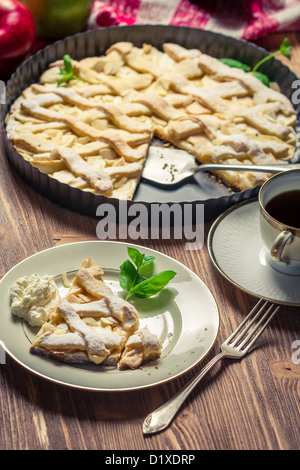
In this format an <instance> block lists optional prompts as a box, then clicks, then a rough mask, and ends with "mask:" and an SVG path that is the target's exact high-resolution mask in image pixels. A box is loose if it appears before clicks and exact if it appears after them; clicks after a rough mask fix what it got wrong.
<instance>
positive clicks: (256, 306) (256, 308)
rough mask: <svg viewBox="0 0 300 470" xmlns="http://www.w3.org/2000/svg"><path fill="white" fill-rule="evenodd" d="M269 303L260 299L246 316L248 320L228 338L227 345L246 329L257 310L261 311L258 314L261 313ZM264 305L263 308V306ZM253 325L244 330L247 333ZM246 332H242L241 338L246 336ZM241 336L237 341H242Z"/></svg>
mask: <svg viewBox="0 0 300 470" xmlns="http://www.w3.org/2000/svg"><path fill="white" fill-rule="evenodd" d="M267 303H268V302H267V301H264V300H263V299H260V300H259V301H258V302H257V304H256V305H254V307H253V309H252V310H251V311H250V312H249V313H248V315H247V316H246V318H245V319H244V320H243V321H242V323H240V324H239V326H238V327H237V328H236V330H234V332H233V333H231V335H230V336H229V337H228V338H227V340H226V341H225V342H226V344H227V343H229V342H231V340H233V338H234V337H235V336H236V335H237V334H238V333H239V332H240V331H241V330H242V329H243V328H244V326H245V325H246V323H247V322H248V321H249V320H250V318H251V317H253V315H254V314H255V313H256V312H257V310H258V309H259V311H258V314H259V313H260V312H261V310H262V308H263V307H264V306H265V305H267ZM262 304H264V305H263V306H262V307H261V305H262ZM254 318H255V317H254ZM252 323H253V321H252V322H251V324H252ZM251 324H250V325H249V327H248V328H247V329H246V330H244V331H247V330H248V329H249V328H250V326H251ZM244 331H243V332H242V334H241V335H240V336H243V334H244ZM240 336H238V337H237V339H236V340H235V342H236V341H238V340H239V339H240Z"/></svg>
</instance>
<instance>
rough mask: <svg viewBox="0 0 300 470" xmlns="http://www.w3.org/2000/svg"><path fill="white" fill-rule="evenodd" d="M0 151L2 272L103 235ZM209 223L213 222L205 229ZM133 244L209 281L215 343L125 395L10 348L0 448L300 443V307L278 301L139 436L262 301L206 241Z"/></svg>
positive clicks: (274, 40) (299, 68) (2, 368)
mask: <svg viewBox="0 0 300 470" xmlns="http://www.w3.org/2000/svg"><path fill="white" fill-rule="evenodd" d="M283 37H284V36H283V35H282V34H276V35H272V36H269V37H266V38H264V39H262V40H260V41H258V44H259V45H261V46H264V47H266V49H268V50H270V51H272V50H276V49H277V48H278V46H279V44H280V43H281V41H282V39H283ZM289 37H290V38H291V41H292V43H293V54H292V55H293V57H292V61H291V62H289V61H288V60H287V59H285V58H283V61H284V62H285V63H287V64H288V65H289V66H290V67H291V69H293V70H294V71H295V72H296V73H297V74H298V76H300V65H299V64H300V60H299V56H300V46H299V44H300V33H299V34H297V33H293V34H289ZM0 158H1V166H0V181H1V185H0V200H1V210H0V240H1V250H0V275H1V276H3V275H4V274H5V273H6V272H7V271H8V270H9V269H11V268H12V267H13V266H14V265H15V264H16V263H18V262H20V261H22V260H23V259H25V258H26V257H28V256H30V255H32V254H34V253H36V252H38V251H40V250H43V249H46V248H49V247H52V246H55V245H59V244H63V243H69V242H75V241H79V240H89V239H92V240H96V239H97V236H96V225H97V222H98V220H97V219H96V218H95V219H93V218H90V217H87V216H81V215H78V214H76V213H74V212H71V211H69V210H66V209H64V208H63V207H60V206H58V205H56V204H55V203H52V202H51V201H49V200H48V199H46V198H45V197H42V196H41V195H40V194H38V193H37V192H36V191H35V190H33V189H32V188H30V187H29V186H28V185H27V183H25V182H24V181H23V179H22V177H21V176H20V175H19V174H17V173H16V172H15V170H14V169H13V168H11V167H10V165H9V164H8V162H7V160H6V157H5V155H4V154H3V152H2V153H1V155H0ZM208 230H209V224H207V226H206V234H207V233H208ZM128 242H132V240H128ZM133 242H134V243H138V244H139V243H140V244H145V245H146V246H148V247H150V248H154V249H156V250H159V251H161V252H163V253H166V254H167V255H169V256H172V257H174V258H175V259H177V260H179V261H180V262H182V263H183V264H185V265H186V266H188V267H189V268H190V269H192V270H193V271H194V272H195V273H196V274H197V275H199V276H200V277H201V278H202V279H203V280H204V281H205V283H206V284H207V286H208V287H209V289H210V290H211V292H212V293H213V295H214V296H215V298H216V299H217V304H218V307H219V311H220V331H219V335H218V337H217V341H216V343H215V345H214V346H213V348H212V350H211V351H210V352H209V354H208V355H207V357H206V358H205V359H204V360H203V361H202V363H201V364H200V365H199V366H198V367H196V368H195V369H194V370H192V371H190V372H188V373H186V374H184V375H183V376H181V377H180V378H178V379H175V380H172V381H170V382H168V383H166V384H164V385H158V386H155V387H153V388H149V389H145V390H144V391H134V392H121V393H110V392H106V393H103V392H89V391H83V390H77V389H72V388H68V387H66V386H63V385H59V384H55V383H52V382H50V381H48V380H45V379H42V378H39V377H38V376H36V375H34V374H32V373H30V372H28V371H27V370H25V369H24V368H23V367H22V366H20V365H19V364H18V363H16V362H15V361H14V360H13V359H11V358H10V357H9V356H7V357H6V363H5V364H2V365H0V448H1V449H4V450H11V449H12V450H27V449H34V450H37V449H42V450H63V449H67V450H106V451H109V450H117V449H121V450H127V451H133V450H146V451H152V452H154V451H163V450H167V451H169V452H171V453H175V454H176V452H178V451H179V450H183V451H195V450H207V449H212V450H230V449H235V450H240V449H252V450H253V449H257V450H263V449H269V450H270V449H271V450H278V449H279V450H280V449H281V450H290V449H299V447H300V420H299V412H300V406H299V403H300V400H299V398H300V396H299V395H300V364H294V363H293V361H292V353H293V349H292V344H293V342H294V341H299V340H300V310H299V308H290V307H282V308H281V312H280V314H279V315H277V316H276V317H275V319H274V320H273V321H272V323H271V325H270V326H269V327H268V329H267V330H266V332H265V333H264V335H263V336H262V338H261V340H260V343H259V347H257V348H256V349H255V350H254V351H253V352H252V353H251V354H250V355H248V356H247V357H246V358H244V359H243V360H241V361H227V362H223V363H221V364H219V365H216V366H215V368H214V369H213V370H212V371H211V373H210V374H208V375H207V376H206V377H205V378H204V380H203V382H202V385H201V386H199V387H198V388H197V389H196V390H194V392H193V393H192V394H191V395H190V397H189V398H188V400H187V401H186V403H185V404H184V406H183V407H182V409H181V411H180V412H179V414H178V415H177V416H176V418H175V419H174V421H173V423H172V425H171V426H170V427H169V428H168V429H167V430H165V431H162V432H161V433H158V434H154V435H150V436H144V435H143V433H142V424H143V421H144V418H145V416H146V415H147V414H148V413H149V412H150V411H152V410H153V409H154V408H156V407H158V406H160V405H161V404H162V403H164V402H165V401H166V400H167V399H168V398H169V397H171V396H172V395H173V394H174V393H175V392H176V391H177V390H179V389H180V388H181V387H182V386H183V385H184V384H185V383H186V382H187V381H188V380H189V379H190V378H191V377H192V376H193V375H194V374H195V373H196V371H198V370H200V368H201V367H203V366H204V365H205V364H206V363H207V362H208V361H209V360H210V359H211V358H212V357H213V356H214V355H215V353H217V352H218V348H219V345H220V344H221V342H222V341H223V340H224V339H225V338H226V337H227V336H228V335H229V334H230V332H231V331H232V330H233V328H235V326H236V325H237V324H238V323H239V322H240V321H241V320H242V318H243V317H244V316H245V314H246V313H247V312H248V311H249V309H250V308H251V307H252V306H254V304H255V303H256V299H255V298H254V297H251V296H250V295H247V294H245V293H244V292H242V291H241V290H239V289H237V288H236V287H234V286H233V285H231V284H230V283H229V282H228V281H227V280H225V279H224V278H223V277H222V276H221V275H220V274H219V273H218V272H217V270H216V269H215V268H214V266H213V265H212V262H211V260H210V257H209V255H208V251H207V247H206V244H205V246H204V247H203V248H202V249H200V250H199V251H187V250H186V249H185V248H184V246H183V242H182V240H167V241H166V240H157V241H152V240H148V241H147V242H146V243H145V241H139V240H137V241H133ZM298 357H299V355H298ZM294 362H295V361H294ZM129 455H134V452H132V453H131V454H130V452H129Z"/></svg>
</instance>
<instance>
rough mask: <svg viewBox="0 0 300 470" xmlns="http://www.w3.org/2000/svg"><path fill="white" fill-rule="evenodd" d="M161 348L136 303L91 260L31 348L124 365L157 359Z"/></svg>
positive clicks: (82, 360)
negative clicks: (142, 322) (142, 323)
mask: <svg viewBox="0 0 300 470" xmlns="http://www.w3.org/2000/svg"><path fill="white" fill-rule="evenodd" d="M161 347H162V346H161V343H160V340H159V339H158V338H157V336H156V335H154V334H153V333H151V332H150V331H149V330H148V328H147V327H144V328H139V316H138V312H137V310H136V309H135V307H134V306H133V305H132V304H130V303H129V302H127V301H126V300H124V299H123V298H122V297H119V296H118V295H116V294H115V293H114V292H113V291H112V289H111V288H110V287H109V286H108V285H107V284H105V282H104V280H103V270H102V269H101V267H100V266H97V265H95V263H94V262H93V260H91V259H86V260H84V262H83V263H82V265H81V267H80V269H79V270H78V272H77V273H76V275H75V277H74V280H73V281H72V284H71V286H70V287H69V289H68V292H67V294H66V295H65V296H64V297H63V298H61V299H60V301H59V303H58V305H57V308H56V309H55V311H54V312H52V313H51V315H50V318H49V319H48V320H47V321H46V322H45V323H44V324H43V325H42V326H41V328H40V330H39V332H38V333H37V335H36V337H35V339H34V341H33V343H32V345H31V348H30V351H31V352H32V353H35V354H40V355H43V356H46V357H49V358H54V359H57V360H60V361H63V362H66V363H82V364H84V363H93V364H101V365H102V366H112V367H118V368H119V369H120V370H124V369H136V368H138V367H140V366H141V365H142V364H145V363H147V362H149V361H153V360H155V359H158V358H159V357H160V355H161Z"/></svg>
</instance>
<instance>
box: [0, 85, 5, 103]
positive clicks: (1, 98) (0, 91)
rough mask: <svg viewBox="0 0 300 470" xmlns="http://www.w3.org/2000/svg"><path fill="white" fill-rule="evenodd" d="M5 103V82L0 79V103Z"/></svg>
mask: <svg viewBox="0 0 300 470" xmlns="http://www.w3.org/2000/svg"><path fill="white" fill-rule="evenodd" d="M5 103H6V93H5V83H4V82H3V81H2V80H0V104H5Z"/></svg>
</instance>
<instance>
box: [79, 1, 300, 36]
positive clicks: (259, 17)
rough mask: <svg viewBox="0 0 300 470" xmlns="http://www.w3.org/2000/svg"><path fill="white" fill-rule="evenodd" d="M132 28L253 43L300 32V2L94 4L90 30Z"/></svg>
mask: <svg viewBox="0 0 300 470" xmlns="http://www.w3.org/2000/svg"><path fill="white" fill-rule="evenodd" d="M132 24H165V25H166V24H170V25H177V26H190V27H193V28H199V29H204V30H209V31H214V32H217V33H223V34H226V35H227V36H233V37H236V38H242V39H245V40H247V41H251V40H254V39H258V38H259V37H262V36H265V35H266V34H268V33H272V32H276V31H291V30H297V29H300V1H292V0H248V1H243V2H238V1H236V0H209V1H201V0H200V1H189V0H108V1H105V2H103V1H100V0H95V2H94V4H93V7H92V12H91V15H90V18H89V22H88V29H95V28H99V27H106V26H113V25H132Z"/></svg>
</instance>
